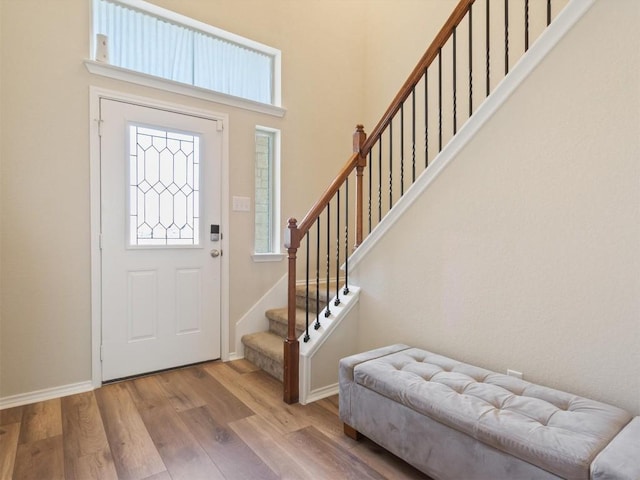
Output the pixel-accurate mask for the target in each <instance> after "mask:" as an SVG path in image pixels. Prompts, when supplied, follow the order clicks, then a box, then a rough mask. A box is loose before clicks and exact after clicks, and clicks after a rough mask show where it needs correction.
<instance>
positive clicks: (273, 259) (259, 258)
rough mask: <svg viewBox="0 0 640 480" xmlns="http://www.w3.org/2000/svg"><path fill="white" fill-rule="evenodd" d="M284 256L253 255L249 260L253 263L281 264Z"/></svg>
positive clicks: (280, 254)
mask: <svg viewBox="0 0 640 480" xmlns="http://www.w3.org/2000/svg"><path fill="white" fill-rule="evenodd" d="M286 256H287V255H286V254H285V253H254V254H253V255H251V258H253V261H254V262H255V263H263V262H281V261H282V259H283V258H284V257H286Z"/></svg>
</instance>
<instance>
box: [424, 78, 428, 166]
mask: <svg viewBox="0 0 640 480" xmlns="http://www.w3.org/2000/svg"><path fill="white" fill-rule="evenodd" d="M428 73H429V71H428V69H426V68H425V69H424V168H427V167H428V166H429V74H428Z"/></svg>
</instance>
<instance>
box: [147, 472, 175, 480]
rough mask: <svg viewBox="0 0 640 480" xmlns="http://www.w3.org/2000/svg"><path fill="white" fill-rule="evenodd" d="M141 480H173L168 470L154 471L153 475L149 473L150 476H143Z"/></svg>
mask: <svg viewBox="0 0 640 480" xmlns="http://www.w3.org/2000/svg"><path fill="white" fill-rule="evenodd" d="M143 480H173V479H172V478H171V475H169V472H161V473H156V474H155V475H151V476H150V477H147V478H144V479H143Z"/></svg>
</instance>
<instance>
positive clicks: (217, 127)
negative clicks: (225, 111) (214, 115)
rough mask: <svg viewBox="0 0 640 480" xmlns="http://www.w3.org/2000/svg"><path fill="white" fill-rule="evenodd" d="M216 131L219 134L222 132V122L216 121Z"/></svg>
mask: <svg viewBox="0 0 640 480" xmlns="http://www.w3.org/2000/svg"><path fill="white" fill-rule="evenodd" d="M216 130H217V131H219V132H221V131H222V130H224V122H223V121H222V120H216Z"/></svg>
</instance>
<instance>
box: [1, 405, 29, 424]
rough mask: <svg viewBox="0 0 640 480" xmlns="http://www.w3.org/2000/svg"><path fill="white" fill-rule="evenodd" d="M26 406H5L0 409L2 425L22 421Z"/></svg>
mask: <svg viewBox="0 0 640 480" xmlns="http://www.w3.org/2000/svg"><path fill="white" fill-rule="evenodd" d="M23 410H24V407H13V408H5V409H4V410H0V426H2V425H9V424H10V423H20V422H21V421H22V412H23Z"/></svg>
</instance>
